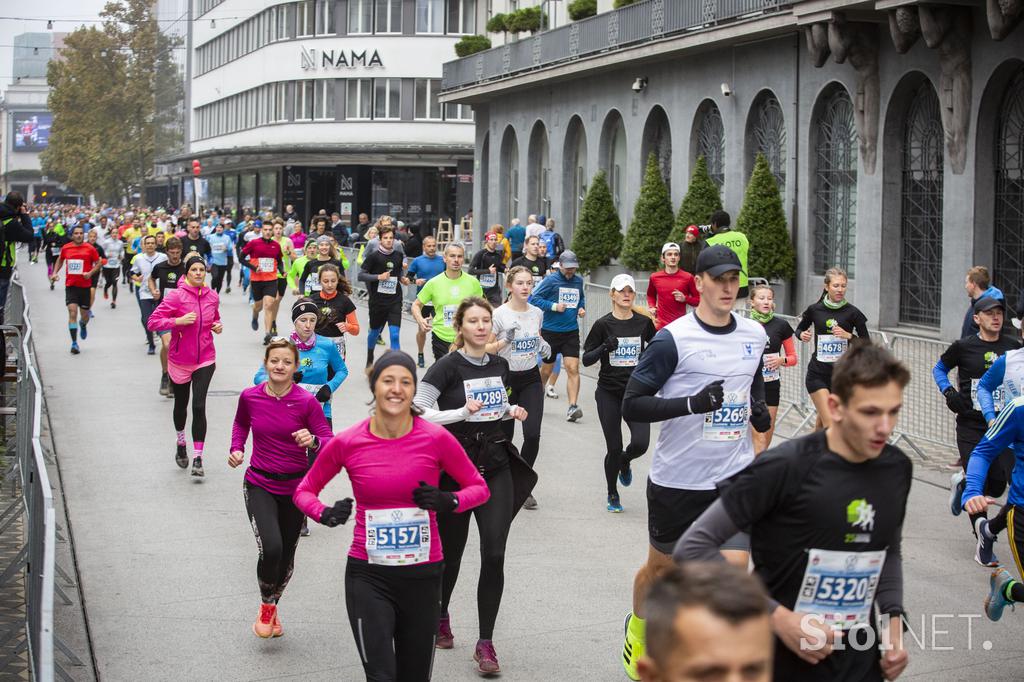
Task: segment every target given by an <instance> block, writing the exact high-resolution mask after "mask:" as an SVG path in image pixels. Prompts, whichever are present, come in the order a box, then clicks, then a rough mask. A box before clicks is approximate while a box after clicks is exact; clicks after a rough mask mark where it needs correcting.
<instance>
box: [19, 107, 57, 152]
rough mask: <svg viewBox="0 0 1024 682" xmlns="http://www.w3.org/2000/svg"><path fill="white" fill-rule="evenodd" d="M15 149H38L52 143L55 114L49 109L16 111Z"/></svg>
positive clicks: (26, 150) (25, 150)
mask: <svg viewBox="0 0 1024 682" xmlns="http://www.w3.org/2000/svg"><path fill="white" fill-rule="evenodd" d="M11 118H13V119H14V151H23V152H28V151H38V150H40V149H46V147H47V146H48V145H49V143H50V126H51V125H53V114H51V113H49V112H47V111H27V112H26V111H14V112H11Z"/></svg>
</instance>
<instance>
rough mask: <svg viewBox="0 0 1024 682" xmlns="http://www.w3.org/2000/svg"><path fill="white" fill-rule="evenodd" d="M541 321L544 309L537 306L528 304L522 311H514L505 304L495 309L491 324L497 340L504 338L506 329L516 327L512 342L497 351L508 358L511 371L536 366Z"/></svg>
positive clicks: (539, 344)
mask: <svg viewBox="0 0 1024 682" xmlns="http://www.w3.org/2000/svg"><path fill="white" fill-rule="evenodd" d="M543 322H544V311H542V310H541V309H540V308H538V307H537V306H533V305H528V306H527V310H526V312H524V313H519V312H516V311H515V310H512V308H510V307H509V306H507V305H503V306H499V307H498V308H497V309H495V311H494V315H493V316H492V317H491V325H492V328H493V331H494V337H495V338H496V339H497V340H499V341H500V340H501V339H503V338H505V331H506V330H508V329H512V328H517V329H516V337H515V339H514V340H513V341H512V343H511V344H510V345H507V346H505V347H504V348H502V349H501V350H500V351H498V355H500V356H501V357H503V358H505V359H506V360H508V364H509V369H511V370H512V371H513V372H525V371H527V370H530V369H534V368H535V367H536V366H537V354H538V353H539V352H540V346H541V338H540V327H541V324H542V323H543Z"/></svg>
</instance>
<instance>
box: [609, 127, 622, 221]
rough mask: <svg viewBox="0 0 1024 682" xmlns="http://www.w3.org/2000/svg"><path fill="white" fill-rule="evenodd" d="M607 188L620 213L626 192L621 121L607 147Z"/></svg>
mask: <svg viewBox="0 0 1024 682" xmlns="http://www.w3.org/2000/svg"><path fill="white" fill-rule="evenodd" d="M608 186H609V187H611V190H612V202H614V204H615V209H616V210H617V211H619V213H620V214H621V213H622V199H623V197H625V191H626V127H625V126H624V125H622V119H621V118H620V119H618V120H617V121H616V122H615V127H614V128H612V131H611V139H610V144H609V145H608Z"/></svg>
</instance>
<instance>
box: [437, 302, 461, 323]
mask: <svg viewBox="0 0 1024 682" xmlns="http://www.w3.org/2000/svg"><path fill="white" fill-rule="evenodd" d="M457 309H458V306H455V305H446V306H445V307H444V310H442V311H441V319H442V320H444V326H446V327H451V326H452V325H453V324H454V322H455V311H456V310H457Z"/></svg>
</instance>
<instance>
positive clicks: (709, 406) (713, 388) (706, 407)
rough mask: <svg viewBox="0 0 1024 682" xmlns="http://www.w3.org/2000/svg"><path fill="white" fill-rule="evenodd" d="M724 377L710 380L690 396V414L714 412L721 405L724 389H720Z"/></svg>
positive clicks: (723, 398)
mask: <svg viewBox="0 0 1024 682" xmlns="http://www.w3.org/2000/svg"><path fill="white" fill-rule="evenodd" d="M724 381H725V379H719V380H718V381H712V382H711V383H710V384H708V385H707V386H705V387H704V388H702V389H701V390H700V392H699V393H695V394H694V395H691V396H690V399H689V400H690V414H705V413H707V412H714V411H715V410H717V409H718V408H720V407H721V406H722V402H723V401H724V400H725V391H724V390H722V383H723V382H724Z"/></svg>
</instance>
